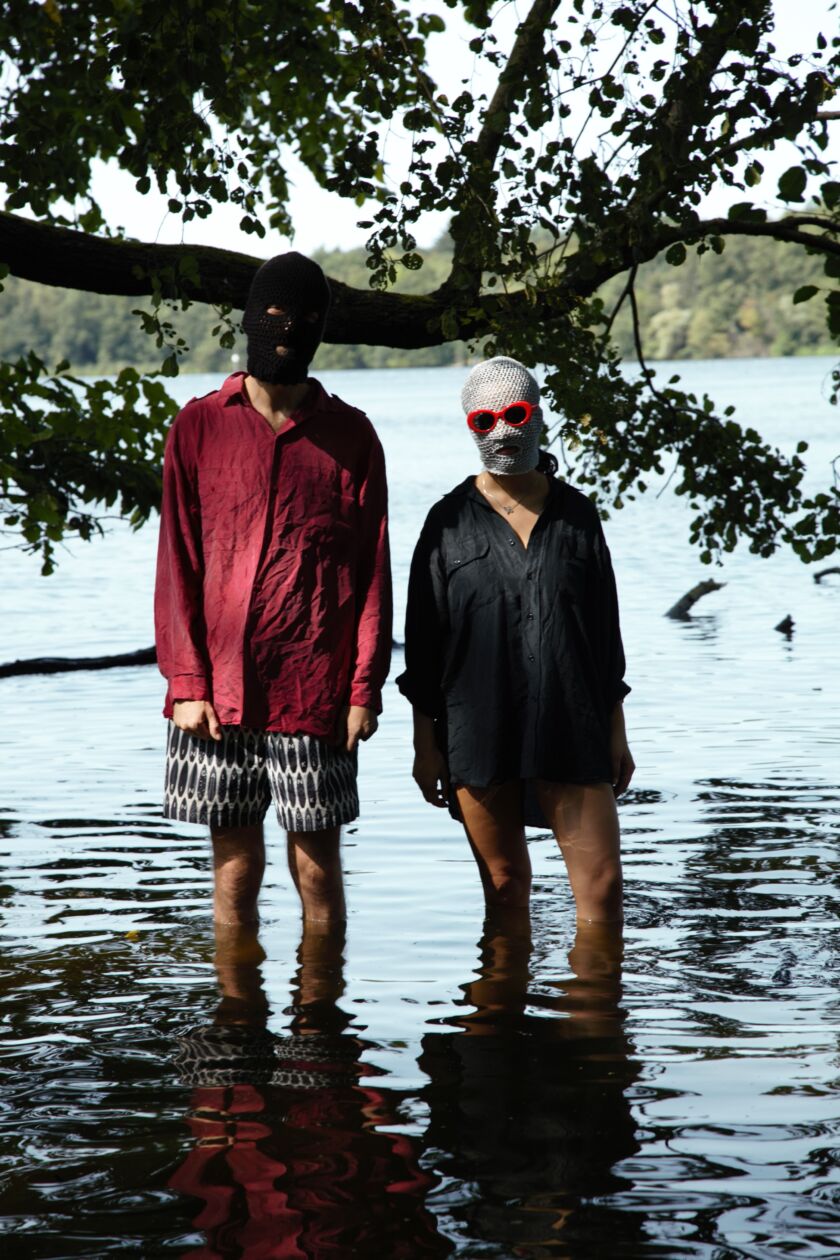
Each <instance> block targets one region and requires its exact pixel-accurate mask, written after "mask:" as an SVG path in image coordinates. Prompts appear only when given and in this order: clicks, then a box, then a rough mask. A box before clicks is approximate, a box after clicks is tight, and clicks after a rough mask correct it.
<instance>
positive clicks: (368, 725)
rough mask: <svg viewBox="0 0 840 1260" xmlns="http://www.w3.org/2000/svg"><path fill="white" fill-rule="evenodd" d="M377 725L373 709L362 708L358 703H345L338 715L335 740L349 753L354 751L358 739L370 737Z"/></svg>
mask: <svg viewBox="0 0 840 1260" xmlns="http://www.w3.org/2000/svg"><path fill="white" fill-rule="evenodd" d="M378 726H379V718H378V717H377V716H376V714H375V713H374V711H373V709H363V708H362V707H361V705H358V704H349V705H345V707H344V708H343V709H342V710H341V713H340V715H339V719H338V728H337V730H336V733H335V742H336V743H337V744H338V745H339V746H343V747H344V748H346V749H347V751H348V752H349V753H351V752H355V750H356V748H357V747H358V745H359V741H360V740H361V741H364V740H366V739H370V737H371V735H374V734H375V733H376V729H377V727H378Z"/></svg>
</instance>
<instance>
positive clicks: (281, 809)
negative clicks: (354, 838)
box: [163, 721, 359, 831]
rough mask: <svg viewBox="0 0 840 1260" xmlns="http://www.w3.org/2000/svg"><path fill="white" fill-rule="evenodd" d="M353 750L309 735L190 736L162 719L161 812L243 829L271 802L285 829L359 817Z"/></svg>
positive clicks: (245, 731)
mask: <svg viewBox="0 0 840 1260" xmlns="http://www.w3.org/2000/svg"><path fill="white" fill-rule="evenodd" d="M357 760H358V759H357V756H356V753H355V752H354V753H348V752H347V751H346V749H344V748H336V747H335V746H334V745H332V744H328V743H327V742H326V741H325V740H323V739H318V738H316V737H315V736H314V735H283V734H281V733H280V732H279V731H254V730H250V729H249V728H248V727H244V726H223V727H222V738H221V739H220V740H215V739H197V738H196V736H195V735H189V734H187V732H186V731H182V730H179V729H178V727H177V726H176V725H175V723H174V722H171V721H170V723H169V733H168V742H167V749H166V785H165V796H164V807H163V813H164V817H165V818H174V819H176V820H177V821H178V822H190V823H204V824H205V825H208V826H210V827H245V826H251V825H253V824H255V823H260V822H262V820H263V818H264V817H265V815H266V811H267V810H268V807H269V805H270V804H271V802H272V800H273V801H274V807H275V809H276V810H277V818H278V821H279V823H280V826H281V827H285V828H286V830H287V831H323V830H325V829H326V828H328V827H338V826H341V825H342V824H343V823H349V822H352V821H353V819H354V818H358V816H359V793H358V790H357V787H356V767H357Z"/></svg>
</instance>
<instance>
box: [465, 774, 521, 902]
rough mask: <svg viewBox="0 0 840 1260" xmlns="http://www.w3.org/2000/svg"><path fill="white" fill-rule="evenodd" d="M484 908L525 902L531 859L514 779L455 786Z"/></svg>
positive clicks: (516, 784) (517, 784) (518, 790)
mask: <svg viewBox="0 0 840 1260" xmlns="http://www.w3.org/2000/svg"><path fill="white" fill-rule="evenodd" d="M455 790H456V792H457V795H458V804H459V806H460V808H461V817H462V818H463V820H464V828H465V830H466V833H467V839H468V840H469V842H470V847H471V848H472V851H473V857H474V858H475V860H476V862H477V864H478V870H479V873H480V875H481V882H482V884H483V885H484V899H485V901H486V902H487V905H488V907H494V906H520V907H524V906H527V905H528V899H529V897H530V893H531V859H530V857H529V856H528V846H527V845H526V843H525V828H524V826H523V824H522V808H521V804H520V786H519V783H518V782H510V783H498V784H493V785H491V786H490V787H486V788H476V787H459V788H456V789H455Z"/></svg>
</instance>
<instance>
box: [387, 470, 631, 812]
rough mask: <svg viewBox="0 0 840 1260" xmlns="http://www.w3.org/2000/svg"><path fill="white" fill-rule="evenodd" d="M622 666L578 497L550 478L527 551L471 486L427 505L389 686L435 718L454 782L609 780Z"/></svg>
mask: <svg viewBox="0 0 840 1260" xmlns="http://www.w3.org/2000/svg"><path fill="white" fill-rule="evenodd" d="M624 668H625V664H624V650H623V647H622V643H621V632H620V627H619V617H618V600H617V596H616V588H615V579H614V577H613V572H612V565H611V562H610V554H609V550H608V548H607V544H606V541H605V539H604V535H603V531H602V529H601V522H600V520H599V517H598V513H597V510H596V508H595V507H594V505H593V504H592V503H591V501H590V500H589V499H587V498H586V496H585V495H583V494H581V493H580V491H578V490H575V489H573V488H572V487H571V486H569V485H567V484H566V483H565V482H561V481H558V480H556V479H554V478H550V479H549V494H548V499H547V501H546V504H545V507H544V508H543V511H542V513H541V514H540V516H539V519H538V520H537V521H536V523H535V525H534V529H533V532H532V533H531V537H530V540H529V543H528V547H527V549H526V548H524V547H523V546H522V543H521V542H520V541H519V539H518V538H517V536H516V534H515V533H514V531H513V529H512V528H511V526H510V524H509V523H508V522H507V520H505V519H503V518H502V517H501V516H499V514H498V513H497V512H495V511H493V509H492V508H491V507H490V506H489V504H488V503H487V502H486V500H485V499H484V497H483V496H482V495H481V494H480V493H479V492H478V490H477V489H476V487H475V483H474V480H473V478H472V477H468V478H467V479H466V481H464V482H462V483H461V485H459V486H456V488H455V489H454V490H452V491H450V493H449V494H447V495H445V496H444V498H443V499H442V500H441V501H440V502H438V503H436V504H435V505H434V507H433V508H432V510H431V511H430V512H429V515H428V517H427V518H426V523H425V525H424V526H423V530H422V532H421V535H420V539H419V541H418V543H417V547H416V549H415V552H414V558H413V561H412V566H411V576H410V578H409V589H408V606H407V611H406V626H405V672H404V673H402V674H401V675H400V676H399V677H398V678H397V680H396V681H397V686H398V687H399V689H400V691H401V692H402V693H403V695H404V696H406V697H407V698H408V700H410V701H411V703H412V705H414V706H415V707H416V708H417V709H419V710H420V711H421V712H422V713H425V714H427V715H428V716H429V717H432V718H434V719H435V720H436V732H437V735H438V741H439V743H440V746H441V749H442V751H443V752H444V755H445V756H446V760H447V763H448V767H449V774H450V777H451V779H452V782H453V783H455V784H469V785H470V786H474V787H486V786H488V785H489V784H491V783H501V782H506V781H508V780H511V779H519V780H531V779H546V780H549V781H552V782H558V783H601V782H611V781H612V765H611V758H610V746H609V744H610V717H611V714H612V710H613V708H614V706H615V704H616V702H617V701H619V700H621V699H623V697H624V696H625V695H626V694H627V693H628V692H629V690H630V688H629V687H628V686H627V684H626V683H625V682H624Z"/></svg>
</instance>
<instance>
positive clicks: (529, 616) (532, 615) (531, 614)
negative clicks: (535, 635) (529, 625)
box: [528, 613, 534, 621]
mask: <svg viewBox="0 0 840 1260" xmlns="http://www.w3.org/2000/svg"><path fill="white" fill-rule="evenodd" d="M528 620H529V621H533V620H534V614H533V613H528Z"/></svg>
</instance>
